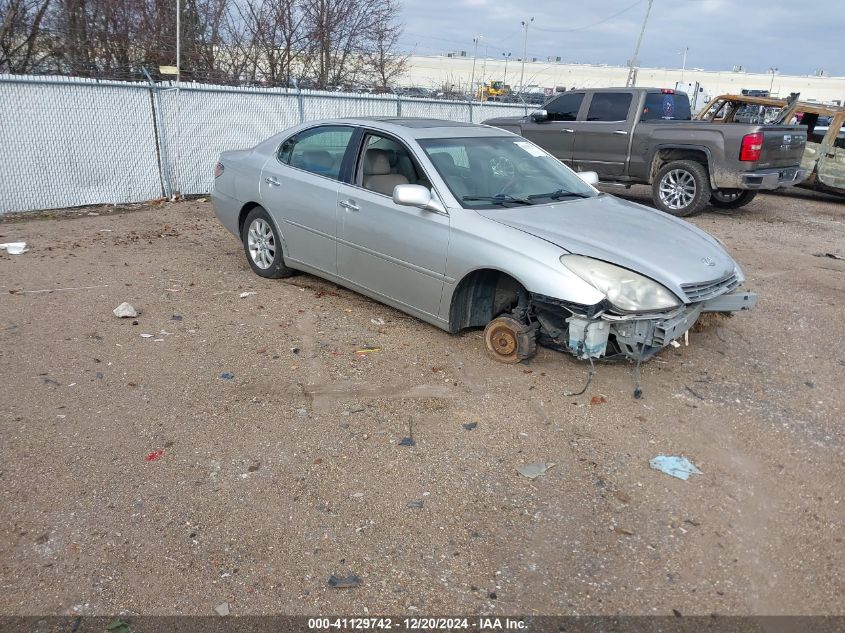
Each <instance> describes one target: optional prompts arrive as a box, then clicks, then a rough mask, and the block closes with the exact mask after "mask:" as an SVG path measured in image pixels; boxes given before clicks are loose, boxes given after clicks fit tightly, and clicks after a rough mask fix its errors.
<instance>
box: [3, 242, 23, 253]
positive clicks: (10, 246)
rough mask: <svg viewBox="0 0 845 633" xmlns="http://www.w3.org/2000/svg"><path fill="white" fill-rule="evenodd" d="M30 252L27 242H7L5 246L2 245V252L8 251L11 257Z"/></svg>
mask: <svg viewBox="0 0 845 633" xmlns="http://www.w3.org/2000/svg"><path fill="white" fill-rule="evenodd" d="M28 250H29V249H28V248H27V247H26V242H6V243H5V244H0V251H6V252H7V253H9V255H23V254H24V253H26V252H27V251H28Z"/></svg>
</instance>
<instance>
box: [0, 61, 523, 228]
mask: <svg viewBox="0 0 845 633" xmlns="http://www.w3.org/2000/svg"><path fill="white" fill-rule="evenodd" d="M524 112H526V108H525V106H523V105H519V104H503V103H469V102H466V101H440V100H433V99H412V98H407V97H397V96H395V95H371V94H349V93H336V92H318V91H308V90H302V91H299V90H286V89H284V88H268V89H265V88H243V87H229V86H213V85H197V84H185V83H180V84H175V83H167V84H152V83H131V82H119V81H98V80H94V79H82V78H69V77H43V76H18V75H2V74H0V146H1V147H2V152H0V214H2V213H8V212H13V211H29V210H34V209H56V208H63V207H73V206H82V205H89V204H121V203H130V202H143V201H145V200H151V199H154V198H159V197H162V196H170V195H172V194H174V193H176V192H179V193H181V194H183V195H190V194H202V193H207V192H209V191H210V189H211V181H212V175H211V172H212V167H213V165H214V162H215V160H216V158H217V155H218V154H219V153H220V152H221V151H223V150H227V149H236V148H244V147H251V146H253V145H255V144H256V143H258V142H259V141H262V140H264V139H266V138H267V137H269V136H271V135H273V134H275V133H277V132H279V131H281V130H284V129H285V128H288V127H290V126H292V125H295V124H297V123H301V122H305V121H311V120H317V119H324V118H334V117H352V116H354V117H363V116H413V117H432V118H441V119H449V120H452V121H467V122H475V123H477V122H480V121H483V120H484V119H488V118H491V117H494V116H506V115H518V114H523V113H524Z"/></svg>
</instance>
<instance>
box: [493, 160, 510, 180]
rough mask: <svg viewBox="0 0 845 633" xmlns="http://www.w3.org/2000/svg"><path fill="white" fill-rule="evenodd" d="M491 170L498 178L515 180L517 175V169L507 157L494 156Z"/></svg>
mask: <svg viewBox="0 0 845 633" xmlns="http://www.w3.org/2000/svg"><path fill="white" fill-rule="evenodd" d="M490 170H491V171H492V172H493V175H494V176H497V177H498V178H511V179H512V178H513V177H514V175H515V174H516V169H515V168H514V166H513V163H512V162H511V159H510V158H508V157H507V156H494V157H493V158H491V159H490Z"/></svg>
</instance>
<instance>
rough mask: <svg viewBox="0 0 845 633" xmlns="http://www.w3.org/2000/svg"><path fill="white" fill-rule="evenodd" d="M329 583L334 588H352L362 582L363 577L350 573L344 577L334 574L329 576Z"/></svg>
mask: <svg viewBox="0 0 845 633" xmlns="http://www.w3.org/2000/svg"><path fill="white" fill-rule="evenodd" d="M328 584H329V587H331V588H332V589H352V588H354V587H357V586H358V585H360V584H361V579H360V578H359V577H358V576H356V575H355V574H349V575H348V576H345V577H343V578H341V577H339V576H335V575H334V574H332V575H331V576H329V583H328Z"/></svg>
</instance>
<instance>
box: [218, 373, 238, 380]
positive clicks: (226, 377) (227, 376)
mask: <svg viewBox="0 0 845 633" xmlns="http://www.w3.org/2000/svg"><path fill="white" fill-rule="evenodd" d="M220 377H221V378H222V379H223V380H232V379H234V377H235V374H233V373H232V372H230V371H224V372H223V373H222V374H220Z"/></svg>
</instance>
